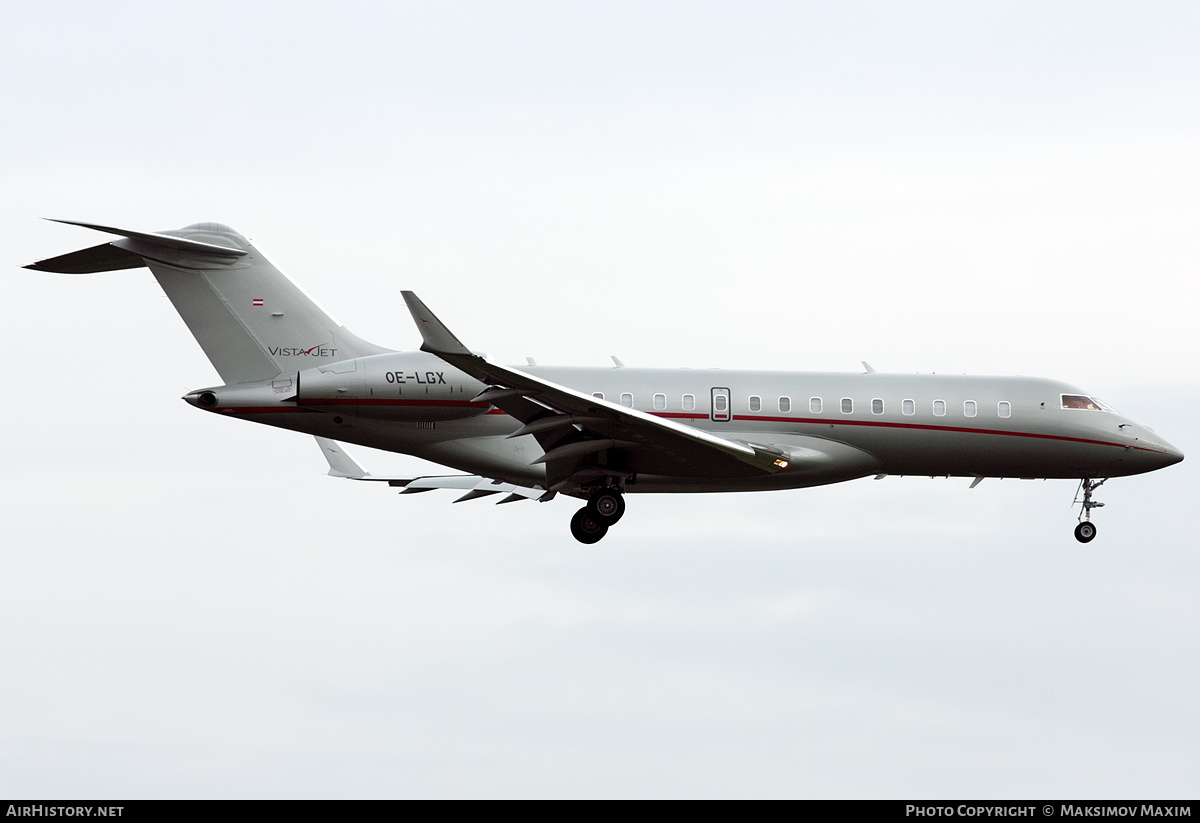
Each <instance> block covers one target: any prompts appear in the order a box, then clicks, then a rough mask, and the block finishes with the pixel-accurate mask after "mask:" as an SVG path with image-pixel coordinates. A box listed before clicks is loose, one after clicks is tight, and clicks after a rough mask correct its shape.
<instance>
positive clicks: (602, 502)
mask: <svg viewBox="0 0 1200 823" xmlns="http://www.w3.org/2000/svg"><path fill="white" fill-rule="evenodd" d="M624 514H625V497H624V495H622V494H621V490H620V489H614V488H609V487H605V488H600V489H596V490H595V491H594V492H592V493H591V495H590V496H589V497H588V502H587V505H586V506H584V507H583V508H582V509H580V510H579V511H577V512H575V516H574V517H572V518H571V534H572V535H573V536H574V537H575V539H576V540H578V541H579V542H580V543H585V544H587V545H591V544H592V543H598V542H600V540H601V539H603V537H604V535H606V534H608V527H609V526H611V525H613V524H614V523H616V522H617V521H618V520H620V519H621V517H622V515H624Z"/></svg>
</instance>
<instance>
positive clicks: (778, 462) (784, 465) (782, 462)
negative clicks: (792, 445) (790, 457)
mask: <svg viewBox="0 0 1200 823" xmlns="http://www.w3.org/2000/svg"><path fill="white" fill-rule="evenodd" d="M775 465H776V466H778V467H779V468H781V469H786V468H787V461H786V460H776V461H775Z"/></svg>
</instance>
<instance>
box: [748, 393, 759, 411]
mask: <svg viewBox="0 0 1200 823" xmlns="http://www.w3.org/2000/svg"><path fill="white" fill-rule="evenodd" d="M750 411H752V412H760V411H762V398H761V397H759V396H758V395H757V394H752V395H750Z"/></svg>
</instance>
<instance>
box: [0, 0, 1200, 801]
mask: <svg viewBox="0 0 1200 823" xmlns="http://www.w3.org/2000/svg"><path fill="white" fill-rule="evenodd" d="M3 21H4V25H2V26H0V78H3V79H2V80H0V102H2V103H3V109H2V111H3V112H4V113H5V114H6V117H5V122H6V127H5V128H4V129H3V130H2V131H0V181H2V183H3V185H2V187H0V192H2V194H0V249H2V250H3V254H2V255H0V257H2V258H3V260H4V261H6V262H5V265H7V266H8V267H9V268H8V271H7V274H5V276H4V277H3V278H0V318H2V319H3V323H4V327H5V328H6V329H7V330H8V354H9V357H8V362H9V363H10V369H9V379H8V388H7V390H6V391H5V393H4V395H3V396H4V403H3V412H0V414H3V415H4V421H5V430H6V431H7V432H9V435H10V437H9V440H10V442H9V443H8V445H7V447H6V449H5V455H6V456H5V458H4V460H3V461H2V462H0V466H2V468H3V471H2V474H0V482H2V484H3V486H2V488H0V494H2V499H3V504H2V505H3V510H4V516H3V519H2V521H0V581H3V584H2V585H3V591H4V595H3V597H0V660H3V665H2V666H0V796H8V797H13V796H33V797H78V798H86V797H98V798H103V797H348V796H382V797H409V796H508V795H519V796H523V795H534V796H579V795H587V796H592V795H598V796H801V797H805V796H847V797H913V796H938V797H959V796H988V797H1030V796H1037V797H1068V796H1070V797H1077V796H1083V797H1088V796H1092V797H1106V798H1116V797H1150V796H1154V797H1195V796H1196V795H1197V793H1198V792H1200V778H1197V775H1200V708H1198V704H1197V701H1196V699H1195V684H1196V682H1197V680H1198V679H1200V606H1198V605H1197V603H1196V598H1195V592H1196V591H1197V589H1198V588H1200V559H1198V558H1197V551H1196V546H1195V538H1194V537H1192V538H1189V537H1188V534H1189V532H1188V531H1187V529H1188V523H1189V522H1192V518H1191V507H1192V506H1194V496H1195V495H1194V493H1195V490H1196V488H1197V485H1198V481H1200V478H1198V477H1197V470H1196V466H1197V465H1200V463H1198V462H1197V461H1198V459H1200V426H1198V425H1197V413H1196V409H1197V408H1198V407H1200V380H1198V378H1200V366H1198V364H1197V357H1196V353H1197V347H1196V343H1195V320H1194V318H1195V317H1196V314H1197V303H1198V301H1197V297H1198V295H1200V288H1198V286H1197V284H1196V279H1197V278H1196V275H1197V264H1198V263H1200V232H1198V231H1197V226H1200V200H1198V197H1200V195H1198V194H1197V192H1200V153H1198V151H1197V146H1200V48H1198V43H1200V7H1198V6H1196V5H1195V4H1194V3H1183V2H1179V3H1151V2H1139V3H1101V2H1087V3H1054V4H1047V3H1016V2H1012V3H1003V4H990V5H985V4H964V3H907V4H895V3H836V4H832V3H798V2H787V3H737V4H734V3H725V4H718V3H702V2H687V3H619V2H603V3H451V2H438V3H386V4H385V3H379V4H370V3H338V4H324V3H295V2H292V3H268V2H263V3H254V4H249V5H247V4H242V3H224V2H209V3H204V4H200V5H197V4H163V3H144V4H142V3H124V2H117V3H110V4H103V5H98V4H94V3H82V2H81V3H70V2H66V3H58V4H52V5H46V4H42V5H38V4H19V5H16V6H13V7H12V8H6V9H5V12H4V15H3ZM42 217H63V218H67V219H75V220H86V221H94V222H99V223H106V224H115V225H119V226H128V227H130V228H134V229H141V230H157V229H168V228H177V227H180V226H183V225H186V224H188V223H193V222H198V221H202V220H218V221H222V222H226V223H229V224H231V225H233V226H234V227H235V228H237V229H238V230H239V231H241V232H243V233H244V234H246V235H248V236H249V237H251V238H252V239H253V240H254V241H255V242H256V244H258V245H259V247H260V248H262V249H263V250H264V251H265V252H266V253H267V254H268V255H270V256H271V257H272V259H273V260H274V261H275V262H276V263H277V264H278V265H279V266H280V268H281V269H283V270H284V271H285V272H287V273H288V274H289V275H290V276H291V277H292V278H293V279H294V280H296V282H298V283H299V284H300V285H301V286H303V287H304V288H305V289H306V290H307V291H308V292H309V293H311V294H312V295H314V296H315V297H316V298H317V300H319V301H320V302H321V303H322V304H323V305H324V306H325V307H326V308H327V309H328V310H330V311H331V312H332V313H333V314H335V315H336V316H337V317H338V319H339V320H340V321H342V322H343V323H345V324H346V325H347V326H349V327H350V328H351V329H352V330H354V331H355V332H356V333H357V334H359V335H360V336H362V337H365V338H367V339H369V340H372V341H374V342H377V343H380V344H382V345H387V346H391V347H394V348H398V349H406V348H415V347H416V346H417V345H418V344H419V337H418V336H417V334H416V333H415V330H414V329H413V328H412V324H411V320H410V319H409V317H408V313H407V311H406V310H405V309H404V307H403V303H402V301H401V299H400V290H401V289H404V288H411V289H415V290H416V291H417V292H418V293H419V294H420V295H421V296H422V298H423V299H424V300H425V301H426V303H428V304H429V306H430V307H431V308H432V309H433V310H434V311H435V312H437V313H438V315H439V316H440V317H441V318H442V319H443V320H444V321H446V322H447V324H448V325H449V326H450V327H451V328H452V329H453V330H454V331H455V332H456V333H457V334H458V335H459V336H460V337H461V338H462V339H463V340H464V342H465V343H466V344H467V345H468V346H471V347H472V348H474V349H477V350H483V351H487V352H488V353H489V355H491V356H492V357H493V358H495V359H497V360H499V361H501V362H523V359H524V357H526V356H534V357H536V358H537V359H538V361H539V362H541V363H546V364H578V365H602V364H605V363H607V362H608V360H607V358H608V356H609V355H610V354H616V355H618V356H619V357H621V358H622V359H623V360H624V361H625V362H626V363H628V364H629V365H647V366H692V367H709V366H716V367H730V368H735V367H748V368H779V369H817V370H846V371H855V370H859V369H860V366H859V361H860V360H864V359H865V360H868V361H870V362H871V364H872V365H873V366H874V367H875V368H876V369H879V370H881V371H898V372H916V371H921V372H929V371H938V372H968V373H993V374H1028V375H1037V376H1045V377H1053V378H1057V379H1061V380H1066V381H1068V382H1071V383H1075V384H1077V385H1081V386H1083V387H1085V388H1086V389H1087V390H1088V391H1090V392H1093V393H1095V394H1097V395H1099V396H1100V397H1102V398H1103V399H1104V400H1106V401H1107V402H1109V403H1110V404H1111V405H1113V406H1115V407H1116V408H1117V409H1119V410H1120V411H1122V412H1123V413H1125V414H1127V415H1129V416H1131V417H1133V418H1134V419H1136V420H1138V421H1140V422H1142V423H1145V424H1147V425H1149V426H1152V427H1154V428H1155V429H1156V430H1157V431H1158V432H1159V433H1160V434H1162V435H1163V436H1164V437H1166V438H1167V439H1168V440H1170V441H1171V442H1172V443H1173V444H1174V445H1176V446H1178V447H1179V448H1180V449H1182V450H1183V451H1184V452H1185V454H1187V455H1188V460H1186V461H1185V462H1184V463H1182V464H1180V465H1178V466H1175V467H1172V468H1170V469H1167V470H1165V471H1162V472H1159V473H1156V474H1152V475H1146V476H1141V477H1133V478H1125V479H1119V480H1114V481H1111V482H1110V483H1109V484H1108V485H1106V486H1105V487H1104V488H1103V489H1102V490H1101V492H1100V493H1099V494H1098V497H1099V499H1100V500H1102V501H1103V502H1105V503H1106V504H1107V506H1106V508H1104V509H1102V510H1099V511H1098V512H1097V513H1096V521H1097V523H1098V526H1099V536H1098V537H1097V539H1096V540H1095V542H1093V543H1091V544H1089V545H1087V546H1081V545H1079V544H1077V543H1076V542H1075V540H1074V539H1073V538H1072V536H1071V529H1072V528H1073V526H1074V525H1075V512H1073V511H1072V509H1071V505H1070V504H1071V500H1072V495H1073V491H1074V487H1073V484H1071V483H1069V482H1066V481H1048V482H1040V481H1037V482H1022V481H1012V480H1008V481H994V480H993V481H986V482H984V483H983V484H982V485H980V486H979V487H978V488H976V489H973V490H970V491H968V489H967V485H968V481H966V480H937V481H932V480H929V479H928V478H888V479H886V480H883V481H879V482H875V481H872V480H860V481H855V482H852V483H848V484H842V485H837V486H831V487H826V488H821V489H813V490H806V491H792V492H779V493H768V494H759V495H719V496H704V497H686V496H683V497H677V496H662V497H655V496H637V497H631V498H630V501H629V511H628V514H627V515H626V517H625V519H624V520H623V521H622V523H621V524H620V526H619V527H617V528H615V529H614V530H613V531H612V533H611V534H610V535H609V536H608V537H607V538H606V539H605V540H604V541H603V542H602V543H600V544H598V545H597V546H594V547H582V546H580V545H579V544H577V543H576V542H575V541H574V540H573V539H572V538H571V537H570V535H569V533H568V530H567V521H568V520H569V518H570V515H571V514H572V513H573V511H574V509H575V508H576V506H575V505H573V503H572V502H568V501H566V500H562V499H560V500H556V501H553V502H551V503H548V504H534V503H522V504H520V505H512V506H502V507H496V506H492V505H490V504H489V503H488V502H486V501H482V502H480V501H476V502H472V503H464V504H462V505H457V506H453V505H451V503H450V500H451V499H453V498H452V497H451V496H450V494H449V493H447V494H442V493H433V494H427V495H419V496H413V497H405V498H402V499H397V498H396V497H395V495H394V494H393V493H392V492H390V491H388V490H384V489H381V488H379V487H376V486H370V487H366V488H364V485H365V484H355V483H350V482H345V481H338V480H334V479H331V478H327V477H325V476H324V471H325V468H326V467H325V464H324V462H323V461H322V460H321V457H320V455H319V453H318V451H317V448H316V447H315V445H314V444H313V443H312V441H311V438H307V437H305V436H302V435H299V434H294V433H289V432H283V431H278V430H274V429H269V428H266V427H256V426H252V425H249V424H246V423H241V422H237V421H230V420H225V419H218V418H217V417H215V416H212V415H205V414H201V413H199V412H197V411H196V410H195V409H193V408H191V407H189V406H187V405H186V404H185V403H183V402H181V401H180V400H179V397H180V396H181V395H183V394H184V393H185V392H187V391H189V390H191V389H195V388H199V387H203V386H209V385H214V384H217V383H219V382H220V381H219V379H218V378H217V375H216V373H215V371H214V370H213V369H212V367H211V366H210V365H209V364H208V362H207V360H206V359H205V358H204V356H203V353H202V352H201V351H200V349H199V347H198V346H197V345H196V344H195V342H194V340H193V339H192V338H191V335H190V334H189V333H188V331H187V329H186V327H185V326H184V325H183V323H182V321H181V320H180V319H179V318H178V316H177V315H176V314H175V313H174V311H173V310H172V309H171V306H170V304H169V302H168V301H167V299H166V297H165V296H164V295H163V293H162V291H161V289H160V288H159V287H158V286H157V284H156V283H155V282H154V280H153V278H152V277H151V276H150V274H149V273H148V272H147V271H145V270H136V271H129V272H115V273H111V274H104V275H93V276H85V277H70V276H65V275H50V274H44V273H35V272H28V271H23V270H20V269H19V268H18V267H19V266H21V265H24V264H27V263H30V262H33V261H34V260H38V259H42V258H45V257H50V256H54V255H57V254H61V253H64V252H67V251H72V250H74V249H77V248H82V247H84V246H87V245H93V244H95V243H98V242H102V238H101V237H100V236H98V235H95V234H94V233H91V232H88V231H86V230H83V229H79V228H74V227H67V226H61V225H57V224H53V223H47V222H44V221H42V220H40V219H39V218H42ZM350 451H351V453H352V454H354V456H355V457H356V458H358V459H359V461H360V462H362V463H363V464H364V465H365V466H366V468H368V469H369V470H372V471H376V472H377V473H383V472H406V471H423V470H426V469H427V468H428V466H426V465H424V464H421V463H420V462H419V461H416V460H413V459H411V458H405V457H402V456H396V455H389V454H384V453H379V452H372V451H370V450H367V449H361V448H358V449H355V448H351V449H350Z"/></svg>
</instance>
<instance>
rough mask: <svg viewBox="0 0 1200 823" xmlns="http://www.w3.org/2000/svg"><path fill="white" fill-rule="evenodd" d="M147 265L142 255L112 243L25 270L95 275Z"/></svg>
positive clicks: (41, 262) (34, 264)
mask: <svg viewBox="0 0 1200 823" xmlns="http://www.w3.org/2000/svg"><path fill="white" fill-rule="evenodd" d="M144 265H146V261H145V260H143V259H142V256H141V255H140V254H134V253H133V252H131V251H126V250H125V249H119V248H117V247H116V246H114V245H113V244H112V243H101V244H100V245H99V246H91V247H90V248H86V249H80V250H79V251H73V252H70V253H69V254H60V255H59V256H58V257H51V258H50V259H48V260H39V261H37V262H36V263H30V264H29V265H28V266H26V267H25V268H27V269H33V270H34V271H52V272H55V273H56V274H93V273H95V272H100V271H119V270H121V269H137V268H141V267H142V266H144Z"/></svg>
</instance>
